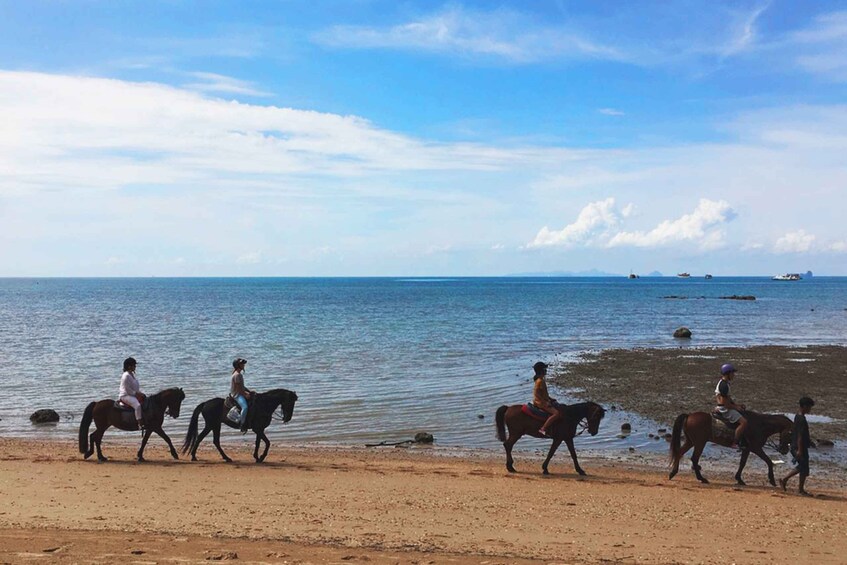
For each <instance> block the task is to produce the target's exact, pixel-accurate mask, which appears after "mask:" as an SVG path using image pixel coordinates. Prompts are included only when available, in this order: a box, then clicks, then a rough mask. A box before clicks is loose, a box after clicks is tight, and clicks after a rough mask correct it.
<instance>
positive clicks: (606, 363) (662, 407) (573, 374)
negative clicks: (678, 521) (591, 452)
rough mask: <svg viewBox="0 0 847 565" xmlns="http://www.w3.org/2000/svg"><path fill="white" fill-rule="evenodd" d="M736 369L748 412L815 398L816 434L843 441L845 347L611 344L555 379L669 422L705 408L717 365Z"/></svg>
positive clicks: (785, 408) (778, 409) (736, 392)
mask: <svg viewBox="0 0 847 565" xmlns="http://www.w3.org/2000/svg"><path fill="white" fill-rule="evenodd" d="M727 362H730V363H732V364H734V365H735V366H736V367H737V368H738V373H737V375H736V377H735V379H734V380H733V383H732V395H733V397H734V398H735V399H736V400H737V401H738V402H741V403H744V404H746V405H747V407H748V408H749V409H751V410H755V411H757V412H773V413H788V414H792V413H795V412H796V411H797V401H798V400H799V399H800V397H801V396H804V395H808V396H811V397H812V398H814V399H815V402H816V405H815V408H814V410H813V414H817V415H825V416H828V417H830V418H833V419H834V420H835V421H833V422H829V423H812V424H810V428H811V433H812V437H813V438H819V439H820V438H823V439H835V440H837V439H847V347H841V346H810V347H781V346H760V347H744V348H725V347H724V348H692V347H681V348H676V349H633V350H628V349H611V350H605V351H601V352H592V353H586V354H584V355H582V357H581V359H580V360H579V362H577V363H571V364H566V365H563V366H561V367H556V368H555V371H556V376H555V382H556V383H557V384H558V385H559V386H561V387H563V388H566V389H577V390H578V392H577V396H580V397H584V398H586V399H591V400H594V401H596V402H601V403H604V404H605V405H607V406H612V405H614V406H615V407H617V408H621V409H624V410H628V411H631V412H635V413H638V414H641V415H643V416H646V417H648V418H651V419H652V420H655V421H656V422H658V423H659V424H660V425H663V426H666V427H670V426H672V424H673V421H674V419H675V418H676V416H677V415H678V414H680V413H683V412H696V411H710V410H711V409H712V407H713V406H714V390H715V385H716V384H717V382H718V380H720V367H721V365H722V364H723V363H727Z"/></svg>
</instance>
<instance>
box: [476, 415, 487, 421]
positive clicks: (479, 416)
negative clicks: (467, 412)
mask: <svg viewBox="0 0 847 565" xmlns="http://www.w3.org/2000/svg"><path fill="white" fill-rule="evenodd" d="M476 417H477V418H479V419H480V420H484V419H485V414H477V415H476Z"/></svg>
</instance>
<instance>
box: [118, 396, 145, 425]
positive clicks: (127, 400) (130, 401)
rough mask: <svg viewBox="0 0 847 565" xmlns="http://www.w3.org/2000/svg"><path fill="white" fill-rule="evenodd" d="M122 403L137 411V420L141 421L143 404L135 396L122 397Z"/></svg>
mask: <svg viewBox="0 0 847 565" xmlns="http://www.w3.org/2000/svg"><path fill="white" fill-rule="evenodd" d="M121 402H123V403H124V404H126V405H127V406H132V407H133V409H135V419H136V420H138V421H141V403H140V402H139V401H138V399H137V398H135V397H134V396H122V397H121Z"/></svg>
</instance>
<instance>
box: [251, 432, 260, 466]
mask: <svg viewBox="0 0 847 565" xmlns="http://www.w3.org/2000/svg"><path fill="white" fill-rule="evenodd" d="M261 441H262V436H261V435H260V432H256V447H254V448H253V459H255V460H256V463H261V462H262V461H261V460H260V459H259V443H260V442H261Z"/></svg>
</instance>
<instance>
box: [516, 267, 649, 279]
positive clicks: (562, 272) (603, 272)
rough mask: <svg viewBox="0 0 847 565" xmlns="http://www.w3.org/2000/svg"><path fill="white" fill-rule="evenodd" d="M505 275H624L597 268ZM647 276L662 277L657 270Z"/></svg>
mask: <svg viewBox="0 0 847 565" xmlns="http://www.w3.org/2000/svg"><path fill="white" fill-rule="evenodd" d="M505 276H507V277H624V278H625V277H626V276H627V275H622V274H620V273H608V272H606V271H600V270H598V269H589V270H587V271H545V272H536V273H512V274H508V275H505ZM645 276H648V277H663V276H664V275H663V274H662V273H660V272H659V271H653V272H652V273H650V274H648V275H645Z"/></svg>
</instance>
